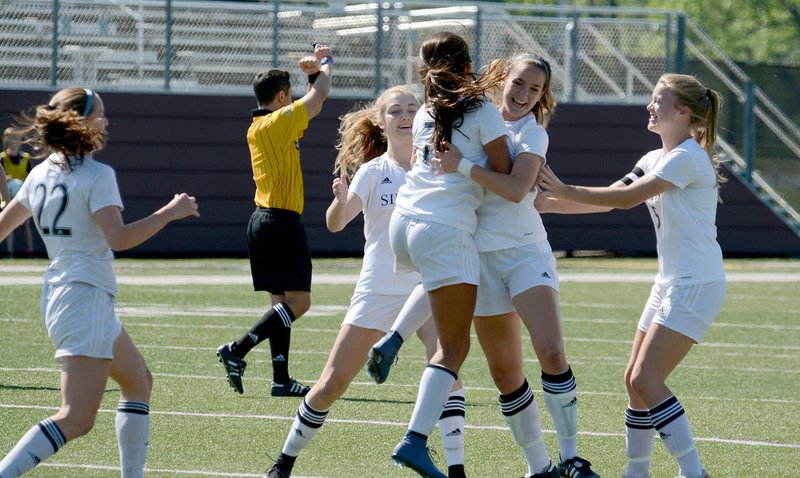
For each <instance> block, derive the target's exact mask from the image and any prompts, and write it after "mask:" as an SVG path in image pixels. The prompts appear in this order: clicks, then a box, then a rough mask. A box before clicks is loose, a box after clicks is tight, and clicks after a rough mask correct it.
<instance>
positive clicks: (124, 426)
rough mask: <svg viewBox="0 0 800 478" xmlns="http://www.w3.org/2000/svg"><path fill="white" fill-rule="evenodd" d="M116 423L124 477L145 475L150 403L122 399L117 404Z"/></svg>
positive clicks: (120, 462)
mask: <svg viewBox="0 0 800 478" xmlns="http://www.w3.org/2000/svg"><path fill="white" fill-rule="evenodd" d="M115 425H116V429H117V442H118V443H119V464H120V466H121V467H122V477H123V478H142V477H144V464H145V462H146V461H147V448H148V447H149V446H150V405H148V404H146V403H144V402H134V401H125V400H121V401H120V402H119V404H118V405H117V416H116V419H115Z"/></svg>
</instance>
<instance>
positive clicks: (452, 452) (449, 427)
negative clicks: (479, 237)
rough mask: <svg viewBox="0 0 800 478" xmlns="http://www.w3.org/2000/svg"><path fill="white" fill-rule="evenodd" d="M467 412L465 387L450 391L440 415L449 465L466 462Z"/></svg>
mask: <svg viewBox="0 0 800 478" xmlns="http://www.w3.org/2000/svg"><path fill="white" fill-rule="evenodd" d="M465 412H466V402H465V401H464V389H463V388H462V389H461V390H457V391H455V392H450V398H448V399H447V403H446V404H445V406H444V411H443V412H442V415H441V417H439V433H441V435H442V445H443V446H444V453H445V456H446V457H447V465H448V466H453V465H463V464H464V414H465Z"/></svg>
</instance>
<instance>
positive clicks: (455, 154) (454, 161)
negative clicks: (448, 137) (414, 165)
mask: <svg viewBox="0 0 800 478" xmlns="http://www.w3.org/2000/svg"><path fill="white" fill-rule="evenodd" d="M443 144H444V151H434V152H433V159H431V165H432V167H433V170H434V171H435V172H436V174H448V173H455V172H457V171H458V163H459V162H460V161H461V158H462V156H461V151H459V149H458V148H456V147H455V146H454V145H453V144H452V143H450V142H448V141H445V142H444V143H443Z"/></svg>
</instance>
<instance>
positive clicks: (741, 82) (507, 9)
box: [0, 0, 800, 233]
mask: <svg viewBox="0 0 800 478" xmlns="http://www.w3.org/2000/svg"><path fill="white" fill-rule="evenodd" d="M453 3H454V2H448V3H445V2H439V1H426V2H421V1H420V2H415V1H408V2H403V3H400V2H372V3H352V2H347V1H345V0H330V1H316V2H315V1H297V0H296V1H286V0H284V1H277V0H273V1H262V2H258V3H252V2H230V1H228V2H223V1H180V0H0V87H2V86H6V87H10V88H41V89H55V88H58V87H62V86H68V85H81V86H87V87H92V88H95V89H99V90H101V91H103V90H106V91H107V90H119V91H134V90H135V91H169V92H174V93H193V94H198V93H207V94H230V95H251V94H252V93H251V87H250V85H251V82H252V78H253V76H254V75H255V73H256V72H257V71H259V70H262V69H265V68H281V69H285V70H288V71H290V72H292V73H293V76H292V78H293V89H294V90H295V91H303V90H304V89H305V88H306V84H305V78H304V77H303V75H301V74H300V71H299V68H297V60H299V59H300V58H301V57H302V56H304V55H307V54H310V53H311V52H312V47H311V42H319V43H326V44H328V45H330V46H331V48H332V50H333V52H334V56H335V58H336V68H335V73H334V81H333V88H332V90H331V94H332V96H338V97H344V98H354V99H363V98H372V97H374V96H375V95H376V94H377V93H378V92H379V91H381V90H383V89H385V88H387V87H389V86H392V85H396V84H399V83H413V82H416V81H417V73H416V68H417V60H416V58H417V51H418V49H419V46H420V43H421V42H422V41H424V39H426V38H427V37H428V36H429V35H431V34H432V33H434V32H436V31H440V30H450V31H453V32H455V33H458V34H460V35H461V36H463V37H464V38H465V39H466V40H467V41H468V43H469V44H470V45H471V46H472V50H473V51H472V53H473V60H474V63H475V66H476V67H480V66H483V65H485V64H487V63H488V62H489V61H490V60H492V59H494V58H498V57H502V56H506V55H511V54H514V53H517V52H520V51H529V52H530V51H532V52H535V53H538V54H541V55H542V56H543V57H544V58H546V59H547V60H548V61H549V62H550V64H551V66H552V70H553V88H554V90H555V93H556V96H557V98H558V100H559V101H560V102H577V103H600V102H603V103H632V104H641V105H644V104H646V103H647V102H648V101H649V97H650V93H651V91H652V89H653V86H654V84H655V82H656V81H657V79H658V77H659V76H660V75H661V74H662V73H664V72H665V71H684V72H687V73H692V74H696V75H698V76H699V77H700V78H701V79H702V80H703V81H704V82H706V83H707V84H708V85H709V86H711V87H712V88H714V89H717V90H718V91H721V92H722V93H723V95H724V96H725V100H726V102H725V109H724V110H723V111H724V116H723V118H721V128H720V139H721V140H722V141H721V145H722V148H723V150H724V151H725V153H726V154H727V155H728V156H729V157H730V158H732V160H733V162H732V164H733V165H734V167H735V168H738V170H740V171H739V172H740V174H741V175H742V176H743V177H744V178H745V180H746V181H750V182H752V180H753V173H754V172H755V173H756V175H755V179H756V180H757V181H761V182H763V185H759V186H758V187H759V188H760V189H762V190H763V189H765V188H766V189H773V190H772V191H767V192H768V193H769V194H770V195H772V196H775V197H776V198H777V199H776V200H777V201H778V202H781V201H783V202H785V203H787V205H791V207H790V208H789V209H790V211H791V210H792V209H793V211H791V212H793V213H794V214H795V215H797V212H796V211H797V210H800V193H798V191H800V173H798V170H800V168H798V167H797V166H798V162H799V161H800V146H798V144H800V130H799V129H798V128H797V125H796V123H794V122H792V121H791V120H788V119H787V118H786V115H785V114H783V112H782V111H781V110H780V108H778V107H777V106H776V105H775V104H774V103H773V102H772V101H770V100H769V98H767V97H766V95H765V94H764V93H763V91H761V90H760V89H759V88H758V87H757V86H753V85H752V82H751V81H750V79H749V77H747V75H745V74H744V73H743V72H742V70H741V69H739V68H738V67H737V66H736V65H735V64H734V63H733V62H732V61H731V60H730V59H729V58H728V57H727V56H726V55H725V54H724V52H723V51H722V50H721V49H719V48H718V47H717V46H716V45H714V44H713V42H711V41H710V39H708V38H707V37H705V35H704V33H703V32H702V31H701V30H700V29H699V28H698V27H697V26H696V25H695V24H694V23H692V22H691V20H688V19H686V18H685V17H684V16H683V15H682V14H681V13H680V12H676V11H671V10H651V9H630V8H627V9H623V8H602V7H594V8H588V7H587V8H577V7H559V6H547V5H520V4H501V3H475V4H466V3H464V2H458V3H456V4H455V5H454V4H453ZM762 179H763V181H762ZM773 193H774V194H773ZM796 219H797V220H798V221H800V216H797V218H796ZM798 224H800V222H798ZM798 231H800V229H798ZM799 233H800V232H799Z"/></svg>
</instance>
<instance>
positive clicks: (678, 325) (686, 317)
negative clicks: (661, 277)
mask: <svg viewBox="0 0 800 478" xmlns="http://www.w3.org/2000/svg"><path fill="white" fill-rule="evenodd" d="M724 302H725V281H715V282H708V283H706V284H677V285H668V286H664V285H659V284H654V285H653V287H652V288H651V289H650V297H649V298H648V299H647V304H646V305H645V306H644V310H643V311H642V316H641V317H640V318H639V330H641V331H642V332H647V329H649V328H650V324H651V323H653V322H655V323H656V324H659V325H662V326H664V327H667V328H668V329H671V330H674V331H675V332H678V333H680V334H683V335H685V336H687V337H689V338H690V339H692V340H694V341H695V343H698V344H699V343H700V342H701V341H702V340H703V336H704V335H705V334H706V331H707V330H708V328H709V327H710V326H711V323H712V322H714V319H715V318H716V317H717V314H719V311H720V310H722V304H723V303H724Z"/></svg>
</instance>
